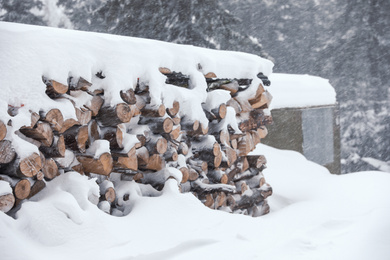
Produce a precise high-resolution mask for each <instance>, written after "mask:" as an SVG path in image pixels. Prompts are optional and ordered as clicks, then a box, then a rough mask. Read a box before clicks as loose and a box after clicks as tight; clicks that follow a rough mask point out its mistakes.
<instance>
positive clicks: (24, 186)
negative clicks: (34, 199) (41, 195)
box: [13, 179, 31, 200]
mask: <svg viewBox="0 0 390 260" xmlns="http://www.w3.org/2000/svg"><path fill="white" fill-rule="evenodd" d="M30 191H31V183H30V181H29V180H28V179H22V180H19V181H16V183H15V185H14V186H13V192H14V194H15V197H16V198H17V199H19V200H24V199H27V198H28V196H29V195H30Z"/></svg>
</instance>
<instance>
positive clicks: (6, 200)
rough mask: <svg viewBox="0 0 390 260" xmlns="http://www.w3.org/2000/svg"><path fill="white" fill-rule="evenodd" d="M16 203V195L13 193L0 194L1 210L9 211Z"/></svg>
mask: <svg viewBox="0 0 390 260" xmlns="http://www.w3.org/2000/svg"><path fill="white" fill-rule="evenodd" d="M14 205H15V196H14V195H13V194H5V195H2V196H0V211H2V212H4V213H7V212H8V211H10V210H11V209H12V207H13V206H14Z"/></svg>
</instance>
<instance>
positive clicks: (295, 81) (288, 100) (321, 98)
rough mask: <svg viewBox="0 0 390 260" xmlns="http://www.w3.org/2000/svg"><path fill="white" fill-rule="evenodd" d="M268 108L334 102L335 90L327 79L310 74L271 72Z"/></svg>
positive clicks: (307, 105)
mask: <svg viewBox="0 0 390 260" xmlns="http://www.w3.org/2000/svg"><path fill="white" fill-rule="evenodd" d="M269 79H270V80H271V87H270V88H269V90H268V91H269V92H270V93H271V95H272V97H273V99H272V102H271V106H270V109H271V110H272V109H277V108H299V107H309V106H323V105H334V104H336V91H335V90H334V88H333V87H332V85H330V83H329V81H328V80H327V79H323V78H320V77H316V76H310V75H297V74H282V73H273V74H271V75H270V77H269Z"/></svg>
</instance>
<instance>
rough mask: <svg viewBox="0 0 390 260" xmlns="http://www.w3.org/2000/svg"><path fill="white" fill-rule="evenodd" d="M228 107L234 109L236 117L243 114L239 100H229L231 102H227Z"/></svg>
mask: <svg viewBox="0 0 390 260" xmlns="http://www.w3.org/2000/svg"><path fill="white" fill-rule="evenodd" d="M226 105H227V106H229V107H232V108H234V111H236V115H238V114H240V113H241V112H242V108H241V105H240V103H238V102H237V100H235V99H234V98H231V99H229V101H228V102H226Z"/></svg>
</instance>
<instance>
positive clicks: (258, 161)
mask: <svg viewBox="0 0 390 260" xmlns="http://www.w3.org/2000/svg"><path fill="white" fill-rule="evenodd" d="M246 158H247V160H248V163H249V166H250V167H251V168H256V169H261V170H262V169H263V168H265V165H266V164H267V159H266V158H265V157H264V155H248V156H246Z"/></svg>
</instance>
